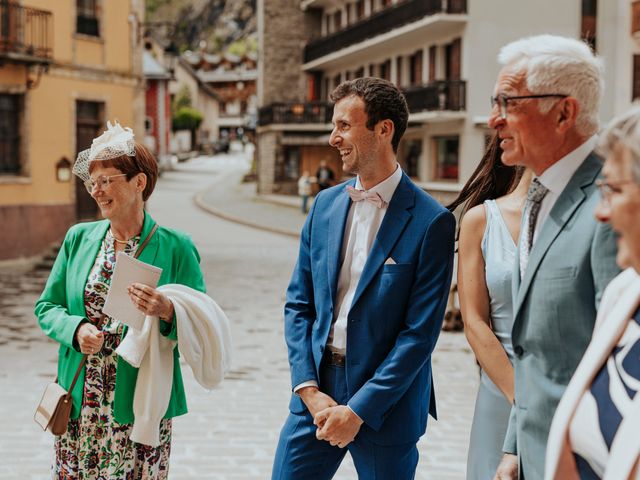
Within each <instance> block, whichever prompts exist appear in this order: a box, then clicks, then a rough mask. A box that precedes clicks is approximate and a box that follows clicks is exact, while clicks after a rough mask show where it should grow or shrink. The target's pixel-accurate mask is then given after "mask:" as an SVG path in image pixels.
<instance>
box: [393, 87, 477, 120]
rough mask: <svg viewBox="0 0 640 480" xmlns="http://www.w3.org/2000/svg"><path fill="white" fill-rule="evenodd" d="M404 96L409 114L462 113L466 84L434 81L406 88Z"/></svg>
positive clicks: (464, 106) (464, 107)
mask: <svg viewBox="0 0 640 480" xmlns="http://www.w3.org/2000/svg"><path fill="white" fill-rule="evenodd" d="M404 95H405V98H406V99H407V103H408V104H409V111H410V112H411V113H417V112H424V111H438V110H441V111H445V110H448V111H454V112H459V111H464V110H465V109H466V82H465V81H464V80H436V81H434V82H430V83H427V84H425V85H420V86H417V87H408V88H406V89H404Z"/></svg>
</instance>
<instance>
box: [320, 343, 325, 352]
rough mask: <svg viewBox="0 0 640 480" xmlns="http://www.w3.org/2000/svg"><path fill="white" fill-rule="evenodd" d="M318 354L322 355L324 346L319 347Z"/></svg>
mask: <svg viewBox="0 0 640 480" xmlns="http://www.w3.org/2000/svg"><path fill="white" fill-rule="evenodd" d="M320 353H324V345H322V346H321V347H320Z"/></svg>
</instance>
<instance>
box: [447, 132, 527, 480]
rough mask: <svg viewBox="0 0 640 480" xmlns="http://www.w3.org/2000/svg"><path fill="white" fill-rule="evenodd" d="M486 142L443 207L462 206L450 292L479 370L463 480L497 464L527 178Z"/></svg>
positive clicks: (508, 394)
mask: <svg viewBox="0 0 640 480" xmlns="http://www.w3.org/2000/svg"><path fill="white" fill-rule="evenodd" d="M501 153H502V151H501V149H500V146H499V139H498V138H494V139H493V140H492V142H491V144H490V145H489V148H488V150H487V153H486V154H485V156H484V157H483V159H482V160H481V162H480V165H479V166H478V168H477V169H476V171H475V172H474V174H473V175H472V176H471V179H470V180H469V181H468V182H467V184H466V185H465V187H464V188H463V189H462V192H461V193H460V196H459V197H458V199H456V201H455V202H454V203H452V204H451V205H450V206H449V208H450V209H451V210H453V209H455V208H456V207H457V206H458V205H461V204H464V210H463V212H462V214H461V224H460V233H459V240H458V294H459V297H460V309H461V311H462V318H463V321H464V331H465V335H466V337H467V340H468V341H469V344H470V345H471V348H472V349H473V351H474V353H475V355H476V358H477V360H478V363H479V364H480V367H481V372H480V388H479V389H478V395H477V398H476V405H475V412H474V416H473V425H472V427H471V437H470V441H469V456H468V458H467V479H468V480H487V479H488V480H491V479H493V477H494V475H495V473H496V468H497V466H498V464H499V463H500V459H501V458H502V444H503V441H504V436H505V432H506V429H507V424H508V422H509V414H510V411H511V404H512V402H513V389H514V387H513V367H512V365H511V358H512V356H513V350H512V345H511V327H512V326H513V312H512V304H513V302H512V298H511V274H512V271H513V266H514V261H515V258H516V256H515V255H516V243H517V238H518V235H519V233H520V219H521V217H522V207H523V205H524V201H525V199H526V196H527V190H528V188H529V183H530V182H531V173H530V172H529V171H524V172H523V170H522V169H520V168H519V167H509V166H505V165H503V164H502V162H501V161H500V156H501Z"/></svg>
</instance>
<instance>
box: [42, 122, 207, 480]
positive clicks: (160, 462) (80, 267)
mask: <svg viewBox="0 0 640 480" xmlns="http://www.w3.org/2000/svg"><path fill="white" fill-rule="evenodd" d="M74 173H76V175H78V176H79V177H80V178H81V179H83V180H84V181H85V186H86V187H87V191H88V192H89V193H90V194H91V196H92V197H93V198H94V200H95V201H96V203H97V204H98V207H99V208H100V212H101V214H102V216H103V217H104V218H105V220H101V221H98V222H90V223H80V224H78V225H75V226H73V227H71V229H70V230H69V231H68V232H67V235H66V237H65V239H64V242H63V244H62V247H61V248H60V252H59V254H58V257H57V258H56V261H55V263H54V265H53V269H52V271H51V274H50V276H49V279H48V281H47V284H46V286H45V289H44V291H43V292H42V295H41V297H40V299H39V300H38V302H37V303H36V307H35V313H36V316H37V318H38V322H39V324H40V326H41V328H42V329H43V331H44V332H45V333H46V334H47V335H48V336H49V337H51V338H52V339H54V340H55V341H57V342H59V343H60V349H59V356H58V381H59V382H60V384H61V386H62V387H63V388H65V389H68V388H69V385H70V384H71V381H72V379H73V377H74V375H75V373H76V370H77V369H78V366H79V365H80V363H81V361H82V359H83V355H84V354H88V358H87V362H86V365H85V367H84V368H83V370H82V373H81V375H80V377H79V380H78V382H77V383H76V385H75V388H74V389H73V392H72V398H73V408H72V411H71V420H70V421H69V426H68V430H67V432H66V433H65V434H64V435H61V436H59V437H56V439H55V445H54V448H55V460H54V463H53V466H52V473H53V478H56V479H67V478H68V479H71V478H74V479H76V478H82V479H93V480H97V479H106V478H109V479H122V480H124V479H129V478H134V476H135V478H144V479H165V478H167V475H168V471H169V453H170V450H171V418H172V417H175V416H178V415H183V414H185V413H187V404H186V398H185V393H184V386H183V383H182V375H181V372H180V363H179V361H178V349H177V348H175V349H174V350H173V373H172V375H173V379H172V380H170V382H171V383H172V389H171V396H170V401H169V406H168V408H167V409H166V413H165V414H164V419H163V420H162V421H161V423H160V429H159V434H160V435H159V441H160V444H159V445H158V446H155V447H154V446H149V445H142V444H140V443H136V442H134V441H132V440H130V438H129V437H130V435H131V433H132V427H133V425H132V424H133V422H134V414H133V403H134V388H135V386H136V381H137V379H138V369H137V368H134V367H132V366H131V365H129V364H128V363H126V362H125V361H124V360H123V359H122V358H121V357H120V356H119V355H117V354H116V352H115V350H116V348H117V347H118V345H119V344H120V341H121V338H123V337H124V335H125V334H126V332H127V328H126V326H125V325H123V324H122V323H120V322H119V321H117V320H115V319H112V318H110V317H104V316H103V314H102V307H103V306H104V302H105V299H106V295H107V292H108V290H109V285H110V282H111V276H112V274H113V270H114V267H115V263H116V254H117V253H119V252H124V253H126V254H128V255H133V254H134V253H135V252H136V250H137V249H138V248H142V245H141V244H144V243H145V240H146V239H148V243H146V246H144V249H143V250H142V252H141V255H140V257H139V259H140V260H141V261H143V262H145V263H149V264H152V265H155V266H157V267H160V268H162V269H163V272H162V276H161V277H160V281H159V285H162V284H167V283H177V284H181V285H186V286H188V287H191V288H193V289H195V290H199V291H202V292H204V290H205V284H204V279H203V277H202V272H201V270H200V266H199V260H200V257H199V255H198V252H197V250H196V247H195V246H194V245H193V243H192V241H191V239H190V238H189V237H188V236H187V235H185V234H184V233H181V232H178V231H175V230H171V229H169V228H165V227H158V228H157V231H155V233H153V232H154V228H155V227H156V222H155V221H154V220H153V218H151V216H150V215H149V214H148V213H147V212H146V211H145V210H144V202H145V201H146V200H147V199H148V198H149V196H150V195H151V193H152V192H153V190H154V187H155V184H156V180H157V177H158V167H157V162H156V160H155V158H153V156H152V155H151V153H150V152H149V151H148V150H147V149H146V148H145V147H144V146H142V145H141V144H139V143H136V142H135V139H134V136H133V133H132V132H131V130H130V129H123V128H122V127H120V125H118V124H117V123H116V125H115V126H111V125H110V124H109V126H108V130H107V131H106V132H105V133H104V134H103V135H101V136H100V137H98V138H96V139H95V140H94V141H93V144H92V146H91V148H90V149H89V150H85V151H83V152H80V154H79V155H78V159H77V161H76V164H75V166H74ZM129 295H130V297H131V301H132V302H133V304H134V305H135V306H136V308H137V309H138V310H140V311H141V312H143V313H144V314H145V315H150V316H157V317H158V318H159V322H160V332H161V333H162V335H164V336H167V337H169V338H171V339H173V340H175V339H176V336H177V330H176V322H175V321H174V307H173V304H172V303H171V301H170V300H169V298H167V296H166V295H164V294H163V293H162V292H160V291H159V290H157V289H155V288H151V287H149V286H146V285H142V284H139V283H134V284H132V285H131V286H130V288H129ZM149 407H150V408H151V407H152V405H149Z"/></svg>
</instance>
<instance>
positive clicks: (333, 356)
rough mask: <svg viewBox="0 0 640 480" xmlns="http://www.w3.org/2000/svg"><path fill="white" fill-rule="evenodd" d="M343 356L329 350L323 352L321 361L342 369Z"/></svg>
mask: <svg viewBox="0 0 640 480" xmlns="http://www.w3.org/2000/svg"><path fill="white" fill-rule="evenodd" d="M345 358H346V357H345V356H344V355H342V354H341V353H337V352H332V351H331V350H325V352H324V357H323V360H324V362H325V363H326V364H327V365H333V366H334V367H344V364H345Z"/></svg>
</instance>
